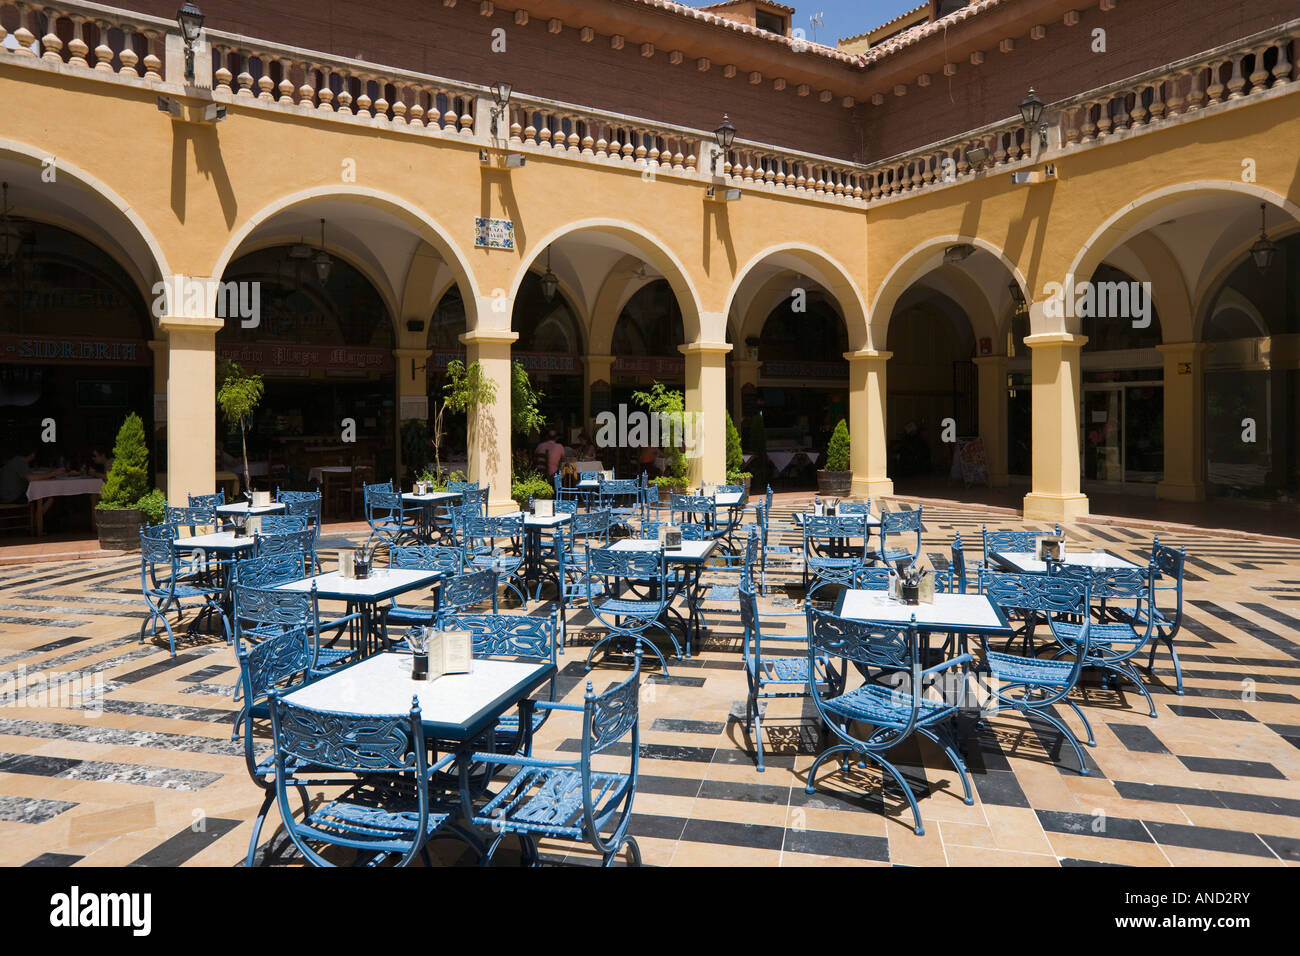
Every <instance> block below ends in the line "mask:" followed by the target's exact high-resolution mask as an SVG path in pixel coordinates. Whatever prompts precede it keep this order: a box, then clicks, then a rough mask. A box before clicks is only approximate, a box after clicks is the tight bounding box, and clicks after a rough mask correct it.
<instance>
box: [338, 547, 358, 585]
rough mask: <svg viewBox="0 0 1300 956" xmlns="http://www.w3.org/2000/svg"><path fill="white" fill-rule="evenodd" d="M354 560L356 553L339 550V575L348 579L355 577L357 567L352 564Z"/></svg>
mask: <svg viewBox="0 0 1300 956" xmlns="http://www.w3.org/2000/svg"><path fill="white" fill-rule="evenodd" d="M355 560H356V555H355V554H354V553H353V552H351V551H340V552H339V577H341V578H345V579H346V580H348V581H352V580H354V579H355V578H356V576H357V569H356V567H355V565H354V564H353V562H354V561H355Z"/></svg>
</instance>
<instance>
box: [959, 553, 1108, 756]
mask: <svg viewBox="0 0 1300 956" xmlns="http://www.w3.org/2000/svg"><path fill="white" fill-rule="evenodd" d="M979 589H980V593H981V594H984V595H985V596H987V597H988V599H989V600H990V601H992V602H993V603H994V604H996V605H998V607H1000V608H1002V609H1003V610H1004V611H1005V610H1020V611H1032V612H1035V614H1037V615H1040V616H1041V617H1042V618H1043V619H1045V620H1046V621H1047V625H1048V627H1050V628H1051V630H1052V633H1053V634H1056V635H1057V639H1058V640H1062V639H1063V637H1064V631H1063V630H1062V629H1064V628H1067V627H1069V628H1072V629H1073V630H1072V635H1073V637H1072V644H1071V646H1072V647H1074V648H1077V649H1078V652H1079V653H1078V654H1076V655H1075V659H1074V660H1073V661H1061V660H1050V659H1047V658H1043V657H1037V656H1033V655H1022V654H1008V653H1004V652H1000V651H994V650H991V649H990V648H989V644H988V635H982V636H981V640H982V642H983V645H984V651H983V657H984V667H985V668H986V669H987V671H988V672H989V674H990V675H991V676H992V677H993V683H992V686H991V687H989V690H990V691H991V693H992V696H991V697H990V698H989V700H988V701H987V702H986V703H985V704H984V707H983V708H982V713H983V714H984V715H985V716H995V715H996V714H998V713H1000V712H1001V711H1004V710H1015V711H1018V712H1019V713H1021V714H1024V716H1025V719H1026V720H1028V719H1029V718H1031V717H1036V718H1038V719H1039V720H1042V721H1044V722H1045V723H1047V724H1050V725H1051V726H1052V727H1054V728H1055V729H1056V730H1057V731H1058V732H1059V733H1060V734H1061V736H1062V737H1063V738H1064V739H1065V740H1067V741H1069V743H1070V746H1072V747H1073V748H1074V752H1075V754H1076V755H1077V756H1078V758H1079V772H1080V773H1081V774H1087V773H1088V765H1087V763H1086V761H1085V760H1084V758H1083V748H1082V747H1081V746H1079V740H1078V738H1077V737H1075V735H1074V733H1073V732H1072V731H1071V730H1070V728H1069V727H1067V726H1066V724H1065V722H1064V721H1063V720H1061V719H1060V718H1059V717H1058V716H1056V714H1055V712H1054V711H1053V707H1054V706H1055V705H1056V704H1057V703H1064V704H1065V705H1066V706H1068V707H1069V708H1070V709H1071V710H1073V711H1074V712H1075V713H1076V714H1077V715H1078V716H1079V719H1080V720H1081V721H1083V727H1084V730H1085V731H1087V733H1088V746H1090V747H1095V746H1097V741H1096V738H1095V737H1093V734H1092V725H1091V724H1090V723H1089V722H1088V718H1087V717H1086V716H1085V715H1084V713H1083V711H1082V710H1081V709H1080V708H1079V705H1078V704H1076V703H1075V702H1074V701H1073V700H1071V699H1070V697H1069V693H1070V691H1072V690H1073V689H1074V687H1075V685H1076V684H1078V682H1079V675H1080V674H1081V673H1083V666H1084V661H1085V659H1086V658H1087V657H1088V654H1089V650H1090V632H1089V631H1090V625H1089V623H1088V604H1089V595H1088V582H1086V581H1078V580H1073V579H1070V578H1064V577H1049V576H1047V575H1043V574H1005V573H1000V572H997V571H989V570H984V569H981V571H980V573H979ZM1071 617H1077V618H1078V619H1079V621H1081V622H1082V623H1081V624H1079V625H1077V626H1076V625H1073V624H1071V623H1070V622H1069V621H1068V620H1067V619H1068V618H1071Z"/></svg>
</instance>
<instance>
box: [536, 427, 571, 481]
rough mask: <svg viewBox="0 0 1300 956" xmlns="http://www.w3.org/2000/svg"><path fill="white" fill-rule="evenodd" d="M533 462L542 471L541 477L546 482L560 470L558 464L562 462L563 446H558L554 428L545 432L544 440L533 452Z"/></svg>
mask: <svg viewBox="0 0 1300 956" xmlns="http://www.w3.org/2000/svg"><path fill="white" fill-rule="evenodd" d="M533 460H534V461H535V462H536V463H537V467H538V468H539V469H540V470H543V471H544V474H543V477H544V478H546V480H547V481H550V480H551V479H552V478H554V477H555V473H556V472H557V471H559V470H560V462H561V461H563V460H564V446H563V445H561V444H560V442H559V440H558V437H557V435H556V434H555V429H554V428H551V429H549V430H547V432H546V440H545V441H543V442H541V443H539V444H538V446H537V447H536V448H535V449H534V450H533Z"/></svg>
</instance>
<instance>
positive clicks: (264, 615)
mask: <svg viewBox="0 0 1300 956" xmlns="http://www.w3.org/2000/svg"><path fill="white" fill-rule="evenodd" d="M234 590H235V612H234V623H235V647H236V648H241V647H243V640H244V638H245V635H247V636H248V638H249V643H254V644H255V643H258V642H259V641H262V640H264V639H265V638H266V637H267V636H268V635H271V634H276V633H279V632H281V631H285V630H288V629H289V628H293V627H307V628H308V630H309V632H310V633H311V636H312V644H313V647H314V646H315V645H316V644H317V643H318V642H319V639H320V610H319V608H320V602H319V601H318V600H317V596H316V585H315V584H313V585H312V586H311V589H310V590H307V591H286V590H282V589H280V588H279V587H276V586H274V585H273V586H271V587H251V586H249V585H246V584H236V585H235V589H234Z"/></svg>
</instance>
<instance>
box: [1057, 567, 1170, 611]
mask: <svg viewBox="0 0 1300 956" xmlns="http://www.w3.org/2000/svg"><path fill="white" fill-rule="evenodd" d="M1047 576H1048V577H1052V578H1069V579H1071V580H1075V581H1084V582H1086V583H1087V584H1088V586H1089V588H1090V590H1091V591H1092V599H1093V600H1094V601H1137V602H1139V603H1141V602H1146V604H1147V606H1148V607H1150V601H1151V596H1152V595H1151V583H1152V579H1153V578H1154V573H1153V571H1152V569H1151V568H1150V567H1145V568H1094V567H1090V566H1088V565H1084V564H1068V563H1066V562H1063V561H1052V560H1049V561H1048V562H1047Z"/></svg>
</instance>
